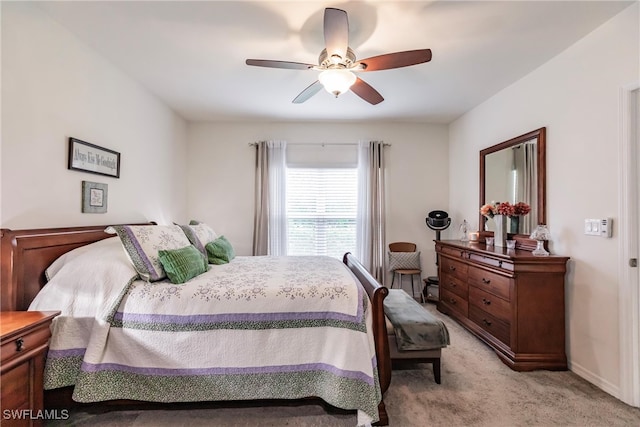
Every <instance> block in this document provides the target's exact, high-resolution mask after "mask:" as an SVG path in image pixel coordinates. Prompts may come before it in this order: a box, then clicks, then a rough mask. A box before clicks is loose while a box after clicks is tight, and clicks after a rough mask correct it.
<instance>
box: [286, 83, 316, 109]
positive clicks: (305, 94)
mask: <svg viewBox="0 0 640 427" xmlns="http://www.w3.org/2000/svg"><path fill="white" fill-rule="evenodd" d="M320 89H322V83H320V81H318V80H316V81H315V83H312V84H310V85H309V86H307V88H306V89H305V90H303V91H302V92H300V94H299V95H298V96H296V98H295V99H294V100H293V101H292V102H293V103H294V104H302V103H303V102H305V101H306V100H307V99H309V98H311V97H312V96H313V95H315V94H316V93H318V92H319V91H320Z"/></svg>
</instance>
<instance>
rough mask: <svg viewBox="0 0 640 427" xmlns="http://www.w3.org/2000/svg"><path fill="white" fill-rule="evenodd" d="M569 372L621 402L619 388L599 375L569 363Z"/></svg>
mask: <svg viewBox="0 0 640 427" xmlns="http://www.w3.org/2000/svg"><path fill="white" fill-rule="evenodd" d="M569 370H570V371H571V372H573V373H574V374H576V375H578V376H579V377H581V378H583V379H585V380H587V381H589V382H590V383H591V384H593V385H595V386H596V387H598V388H600V389H602V390H603V391H605V392H607V393H609V394H610V395H612V396H613V397H615V398H616V399H618V400H621V398H620V387H619V386H617V385H615V384H612V383H610V382H609V381H607V380H605V379H604V378H602V377H600V376H599V375H596V374H594V373H593V372H591V371H589V370H588V369H585V368H584V367H582V366H580V364H578V363H572V362H569Z"/></svg>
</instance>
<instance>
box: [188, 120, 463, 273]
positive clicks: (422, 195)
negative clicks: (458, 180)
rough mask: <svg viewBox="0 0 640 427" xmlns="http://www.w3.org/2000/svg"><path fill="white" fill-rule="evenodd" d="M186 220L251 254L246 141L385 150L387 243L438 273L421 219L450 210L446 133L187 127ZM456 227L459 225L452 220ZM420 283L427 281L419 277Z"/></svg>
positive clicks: (324, 126)
mask: <svg viewBox="0 0 640 427" xmlns="http://www.w3.org/2000/svg"><path fill="white" fill-rule="evenodd" d="M188 139H189V193H188V200H189V209H188V212H189V215H191V216H192V217H194V218H195V219H199V220H202V221H206V222H208V223H210V224H211V226H212V227H214V229H215V230H216V231H217V232H218V233H223V234H225V235H226V236H227V237H229V239H230V240H231V242H232V243H233V244H234V246H235V247H236V249H237V251H238V253H240V254H243V255H250V254H251V245H252V238H253V237H252V236H253V210H254V199H253V197H254V176H255V175H254V168H255V148H254V147H251V146H249V145H248V144H249V143H251V142H255V141H259V140H265V139H267V140H268V139H282V140H286V141H288V142H291V143H319V142H326V143H355V142H357V141H359V140H372V139H376V140H383V141H384V142H385V143H388V144H391V147H387V148H386V149H385V150H386V151H385V152H386V156H387V157H386V160H387V176H386V180H387V188H388V190H387V241H388V242H392V241H399V240H407V241H413V242H416V243H417V244H418V250H420V251H422V264H423V269H425V270H426V273H427V274H429V275H434V274H435V273H436V268H435V254H434V250H433V246H434V245H433V242H432V241H433V239H434V238H435V233H434V232H433V231H431V230H429V229H428V228H427V227H426V225H425V217H426V216H427V213H428V212H430V211H432V210H435V209H444V210H446V208H447V206H448V192H449V187H448V185H447V177H448V146H447V127H446V126H442V125H426V124H415V123H342V124H340V123H317V122H312V123H232V122H227V123H193V124H190V125H189V138H188ZM458 224H459V221H458ZM425 277H426V276H425Z"/></svg>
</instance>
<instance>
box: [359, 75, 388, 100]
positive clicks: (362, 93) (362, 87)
mask: <svg viewBox="0 0 640 427" xmlns="http://www.w3.org/2000/svg"><path fill="white" fill-rule="evenodd" d="M351 91H352V92H353V93H355V94H356V95H358V96H359V97H360V98H362V99H364V100H365V101H367V102H368V103H369V104H372V105H376V104H379V103H381V102H382V101H384V98H383V97H382V95H380V94H379V93H378V91H377V90H375V89H374V88H372V87H371V85H369V83H367V82H365V81H364V80H362V79H361V78H360V77H358V78H357V79H356V82H355V83H354V84H353V86H351Z"/></svg>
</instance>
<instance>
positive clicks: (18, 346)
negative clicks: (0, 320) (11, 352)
mask: <svg viewBox="0 0 640 427" xmlns="http://www.w3.org/2000/svg"><path fill="white" fill-rule="evenodd" d="M23 347H24V340H23V339H22V338H18V339H17V340H16V351H22V349H23Z"/></svg>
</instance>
